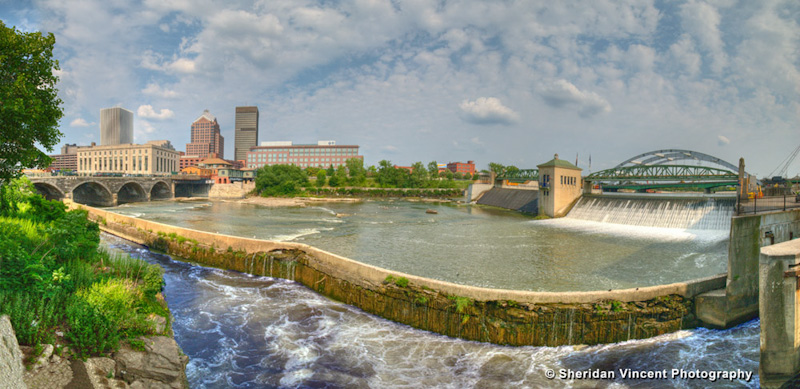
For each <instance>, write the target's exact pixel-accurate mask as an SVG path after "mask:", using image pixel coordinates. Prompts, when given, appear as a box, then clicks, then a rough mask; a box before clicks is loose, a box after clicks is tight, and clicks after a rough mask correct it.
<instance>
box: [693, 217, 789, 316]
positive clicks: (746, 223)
mask: <svg viewBox="0 0 800 389" xmlns="http://www.w3.org/2000/svg"><path fill="white" fill-rule="evenodd" d="M798 234H800V210H792V211H786V212H771V213H764V214H757V215H743V216H735V217H733V218H732V219H731V235H730V243H729V246H728V274H727V277H726V286H725V288H724V289H720V290H715V291H711V292H708V293H706V294H704V295H702V296H699V297H698V299H697V308H698V311H697V315H698V316H699V318H700V319H701V320H702V321H703V322H704V323H705V324H707V325H708V326H710V327H715V328H730V327H732V326H735V325H737V324H740V323H743V322H745V321H748V320H751V319H753V318H755V317H757V316H758V288H759V287H758V260H759V255H760V250H761V247H765V246H770V245H772V244H778V243H781V242H786V241H788V240H791V239H792V238H796V237H798V236H800V235H798Z"/></svg>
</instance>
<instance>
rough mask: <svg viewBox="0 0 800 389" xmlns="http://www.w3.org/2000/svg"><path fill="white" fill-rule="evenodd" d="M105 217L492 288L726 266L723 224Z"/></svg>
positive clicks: (324, 214)
mask: <svg viewBox="0 0 800 389" xmlns="http://www.w3.org/2000/svg"><path fill="white" fill-rule="evenodd" d="M427 209H432V210H435V211H437V212H438V214H428V213H426V212H425V211H426V210H427ZM109 210H110V211H113V212H118V213H121V214H125V215H129V216H135V217H140V218H143V219H148V220H153V221H157V222H162V223H166V224H170V225H177V226H181V227H186V228H193V229H197V230H204V231H209V232H218V233H223V234H229V235H236V236H243V237H256V238H261V239H269V240H280V241H293V242H300V243H306V244H309V245H311V246H314V247H318V248H321V249H323V250H326V251H330V252H333V253H336V254H339V255H342V256H344V257H347V258H351V259H355V260H358V261H361V262H364V263H368V264H371V265H375V266H379V267H382V268H386V269H390V270H396V271H401V272H405V273H410V274H415V275H419V276H423V277H429V278H435V279H439V280H444V281H450V282H455V283H461V284H467V285H474V286H483V287H490V288H503V289H520V290H534V291H585V290H607V289H623V288H634V287H642V286H651V285H660V284H667V283H672V282H679V281H686V280H689V279H694V278H700V277H707V276H712V275H716V274H719V273H723V272H725V271H726V267H727V245H728V234H729V232H728V227H727V226H722V227H721V228H720V229H718V230H684V229H676V228H650V227H642V226H625V225H620V224H611V223H601V222H594V221H587V220H575V219H570V218H565V219H555V220H544V221H539V220H533V219H532V218H531V217H530V216H525V215H522V214H519V213H517V212H512V211H505V210H499V209H487V208H483V207H479V206H456V205H452V204H447V203H435V204H431V203H419V202H417V203H415V202H407V201H367V202H363V203H355V204H353V203H321V205H318V206H310V207H306V208H267V207H263V206H258V205H252V204H241V203H238V202H232V201H231V202H228V201H210V200H207V199H204V200H194V201H163V202H149V203H137V204H125V205H122V206H119V207H115V208H110V209H109ZM729 219H730V218H728V220H729ZM728 226H729V224H728Z"/></svg>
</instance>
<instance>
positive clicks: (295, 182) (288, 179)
mask: <svg viewBox="0 0 800 389" xmlns="http://www.w3.org/2000/svg"><path fill="white" fill-rule="evenodd" d="M307 182H308V176H307V175H306V172H305V171H304V170H303V169H301V168H300V167H298V166H295V165H266V166H264V167H262V168H261V169H258V171H257V172H256V190H258V191H259V192H260V193H261V194H262V195H265V196H292V195H295V194H297V193H299V192H300V186H302V185H304V184H306V183H307Z"/></svg>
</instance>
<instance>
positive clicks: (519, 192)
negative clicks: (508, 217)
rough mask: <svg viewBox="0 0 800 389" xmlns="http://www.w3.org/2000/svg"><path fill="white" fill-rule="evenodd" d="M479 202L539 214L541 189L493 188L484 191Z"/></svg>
mask: <svg viewBox="0 0 800 389" xmlns="http://www.w3.org/2000/svg"><path fill="white" fill-rule="evenodd" d="M477 203H478V204H481V205H491V206H494V207H500V208H506V209H513V210H515V211H520V212H525V213H532V214H537V213H539V191H538V190H526V189H506V188H492V189H489V191H487V192H486V193H484V194H483V196H481V198H479V199H478V201H477Z"/></svg>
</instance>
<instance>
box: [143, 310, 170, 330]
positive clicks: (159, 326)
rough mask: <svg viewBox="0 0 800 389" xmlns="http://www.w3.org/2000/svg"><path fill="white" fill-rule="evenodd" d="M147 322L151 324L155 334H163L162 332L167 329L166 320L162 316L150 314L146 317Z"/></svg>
mask: <svg viewBox="0 0 800 389" xmlns="http://www.w3.org/2000/svg"><path fill="white" fill-rule="evenodd" d="M147 321H149V322H151V323H153V327H155V329H156V333H157V334H163V333H164V330H165V329H167V319H165V318H164V317H163V316H159V315H156V314H155V313H151V314H150V315H148V316H147Z"/></svg>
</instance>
